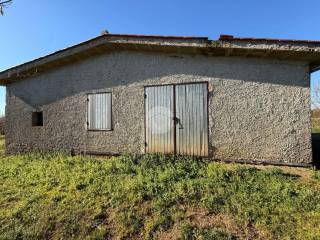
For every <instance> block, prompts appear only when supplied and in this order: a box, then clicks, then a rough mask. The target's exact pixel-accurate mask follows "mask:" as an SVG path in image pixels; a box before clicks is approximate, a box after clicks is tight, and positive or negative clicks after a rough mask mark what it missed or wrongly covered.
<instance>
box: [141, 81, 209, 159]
mask: <svg viewBox="0 0 320 240" xmlns="http://www.w3.org/2000/svg"><path fill="white" fill-rule="evenodd" d="M207 91H208V90H207V83H190V84H177V85H166V86H150V87H146V88H145V113H146V117H145V120H146V151H147V152H161V153H165V154H168V153H173V154H181V155H196V156H207V155H208V115H207Z"/></svg>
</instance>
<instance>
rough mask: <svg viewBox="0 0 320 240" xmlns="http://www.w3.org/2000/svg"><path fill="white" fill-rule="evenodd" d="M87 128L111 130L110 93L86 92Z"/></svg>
mask: <svg viewBox="0 0 320 240" xmlns="http://www.w3.org/2000/svg"><path fill="white" fill-rule="evenodd" d="M87 103H88V106H87V129H88V130H112V96H111V93H95V94H88V98H87Z"/></svg>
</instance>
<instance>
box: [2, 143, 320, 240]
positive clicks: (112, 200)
mask: <svg viewBox="0 0 320 240" xmlns="http://www.w3.org/2000/svg"><path fill="white" fill-rule="evenodd" d="M1 141H2V142H3V139H1ZM1 146H3V144H2V143H1ZM288 169H289V168H285V169H284V170H280V169H279V168H274V167H266V168H260V169H258V168H254V167H249V166H244V165H235V164H222V163H214V162H205V161H201V160H197V159H192V158H187V157H185V158H179V159H172V158H164V157H162V156H161V155H145V156H142V157H138V156H131V155H126V156H122V157H117V158H109V159H106V158H105V159H103V158H93V157H85V156H76V157H70V156H67V155H63V154H50V155H49V154H41V153H34V154H27V155H20V156H10V157H5V156H4V155H2V156H0V239H320V227H319V226H320V174H319V173H316V172H314V171H312V170H296V169H294V170H288Z"/></svg>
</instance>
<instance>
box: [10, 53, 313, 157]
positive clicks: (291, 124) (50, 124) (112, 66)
mask: <svg viewBox="0 0 320 240" xmlns="http://www.w3.org/2000/svg"><path fill="white" fill-rule="evenodd" d="M197 81H208V82H209V88H210V92H209V109H208V111H209V112H208V114H209V149H210V150H209V151H210V156H211V157H214V158H218V159H230V160H236V159H248V160H272V161H284V162H299V163H300V162H303V163H309V162H311V123H310V95H309V94H310V93H309V82H310V81H309V70H308V66H307V64H305V63H302V62H285V61H277V60H267V59H252V58H248V59H245V58H234V57H229V58H228V57H208V56H200V55H196V56H193V55H169V54H161V53H139V52H126V51H122V52H111V53H106V54H103V55H99V56H96V57H92V58H90V59H86V60H83V61H80V62H77V63H74V64H71V65H67V66H64V67H60V68H58V69H55V70H52V71H50V72H46V73H44V74H40V75H38V76H36V77H33V78H29V79H25V80H23V81H20V82H16V83H13V84H10V85H9V86H8V87H7V106H6V117H7V121H6V123H7V129H6V130H7V134H6V144H7V151H8V153H10V154H11V153H17V152H24V151H29V150H33V149H42V150H61V149H65V150H67V151H70V149H74V150H75V151H76V152H78V151H99V152H110V153H112V152H114V153H118V152H119V153H123V152H132V153H143V152H144V96H143V94H144V88H143V87H144V86H145V85H152V84H168V83H182V82H197ZM105 90H112V94H113V95H112V102H113V106H112V110H113V129H114V130H113V131H101V132H100V131H98V132H97V131H95V132H93V131H87V130H86V104H87V102H86V98H87V96H86V94H87V93H91V92H99V91H105ZM36 110H43V114H44V126H43V127H31V112H32V111H36Z"/></svg>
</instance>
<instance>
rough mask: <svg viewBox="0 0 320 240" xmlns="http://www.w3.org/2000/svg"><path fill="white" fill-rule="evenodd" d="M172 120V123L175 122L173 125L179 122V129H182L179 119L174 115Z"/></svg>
mask: <svg viewBox="0 0 320 240" xmlns="http://www.w3.org/2000/svg"><path fill="white" fill-rule="evenodd" d="M173 121H174V124H175V125H177V124H179V129H183V126H182V124H181V121H180V119H179V118H177V117H174V118H173Z"/></svg>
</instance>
